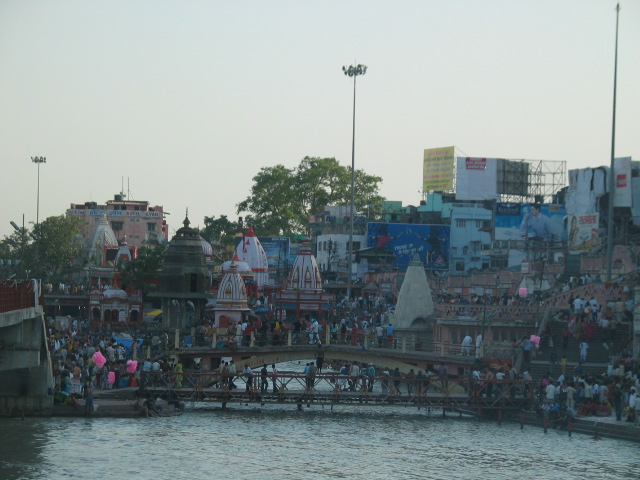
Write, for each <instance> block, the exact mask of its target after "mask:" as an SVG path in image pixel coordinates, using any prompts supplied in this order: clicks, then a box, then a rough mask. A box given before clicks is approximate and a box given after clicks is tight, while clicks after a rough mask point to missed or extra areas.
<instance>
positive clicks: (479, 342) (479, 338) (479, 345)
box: [476, 333, 482, 358]
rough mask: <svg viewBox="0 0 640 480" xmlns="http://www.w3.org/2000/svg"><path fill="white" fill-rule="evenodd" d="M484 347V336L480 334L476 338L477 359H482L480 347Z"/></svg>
mask: <svg viewBox="0 0 640 480" xmlns="http://www.w3.org/2000/svg"><path fill="white" fill-rule="evenodd" d="M481 346H482V334H481V333H479V334H478V336H477V337H476V358H480V347H481Z"/></svg>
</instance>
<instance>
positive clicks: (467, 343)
mask: <svg viewBox="0 0 640 480" xmlns="http://www.w3.org/2000/svg"><path fill="white" fill-rule="evenodd" d="M472 341H473V339H472V338H471V335H466V336H465V337H464V338H463V339H462V355H464V356H465V357H466V356H467V355H469V354H470V353H471V342H472Z"/></svg>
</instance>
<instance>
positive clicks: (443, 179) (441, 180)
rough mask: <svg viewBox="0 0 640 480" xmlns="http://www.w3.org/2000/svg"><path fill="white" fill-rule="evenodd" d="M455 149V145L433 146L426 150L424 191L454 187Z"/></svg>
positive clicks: (423, 169) (423, 168) (423, 172)
mask: <svg viewBox="0 0 640 480" xmlns="http://www.w3.org/2000/svg"><path fill="white" fill-rule="evenodd" d="M453 151H454V147H444V148H431V149H427V150H425V151H424V162H423V166H422V175H423V183H422V189H423V191H425V192H428V191H431V190H451V189H453V155H454V153H453Z"/></svg>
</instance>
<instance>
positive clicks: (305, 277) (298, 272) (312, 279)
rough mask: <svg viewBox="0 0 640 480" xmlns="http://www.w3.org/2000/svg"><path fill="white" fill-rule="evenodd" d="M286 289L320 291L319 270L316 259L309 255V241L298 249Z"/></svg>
mask: <svg viewBox="0 0 640 480" xmlns="http://www.w3.org/2000/svg"><path fill="white" fill-rule="evenodd" d="M287 289H296V290H306V291H322V279H321V277H320V270H319V269H318V263H317V262H316V257H314V256H313V254H312V253H311V247H310V246H309V240H305V241H304V242H303V244H302V245H301V247H300V253H298V256H297V257H296V261H295V262H294V264H293V268H292V269H291V272H290V273H289V279H288V281H287Z"/></svg>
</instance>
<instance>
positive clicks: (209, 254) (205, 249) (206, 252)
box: [199, 235, 213, 258]
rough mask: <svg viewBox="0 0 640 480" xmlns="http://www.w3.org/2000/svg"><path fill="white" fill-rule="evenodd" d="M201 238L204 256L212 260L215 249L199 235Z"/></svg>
mask: <svg viewBox="0 0 640 480" xmlns="http://www.w3.org/2000/svg"><path fill="white" fill-rule="evenodd" d="M199 237H200V245H202V253H203V255H204V256H205V257H207V258H211V257H212V256H213V248H211V244H210V243H209V242H207V241H206V240H205V239H204V238H202V235H199Z"/></svg>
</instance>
